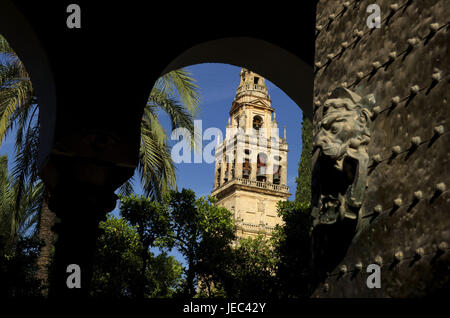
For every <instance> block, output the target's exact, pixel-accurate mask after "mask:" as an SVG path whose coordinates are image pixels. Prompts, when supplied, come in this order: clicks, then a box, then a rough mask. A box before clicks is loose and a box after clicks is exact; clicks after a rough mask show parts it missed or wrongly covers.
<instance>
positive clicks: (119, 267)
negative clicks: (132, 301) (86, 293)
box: [91, 216, 182, 298]
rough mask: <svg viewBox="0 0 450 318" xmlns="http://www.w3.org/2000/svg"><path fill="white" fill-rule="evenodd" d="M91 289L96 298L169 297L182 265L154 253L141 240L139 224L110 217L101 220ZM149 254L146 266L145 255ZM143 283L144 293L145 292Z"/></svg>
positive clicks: (176, 285)
mask: <svg viewBox="0 0 450 318" xmlns="http://www.w3.org/2000/svg"><path fill="white" fill-rule="evenodd" d="M100 228H101V229H102V232H103V234H102V235H101V236H100V237H99V239H98V241H97V252H96V255H95V261H94V274H93V280H92V292H91V295H92V296H94V297H105V298H140V297H145V298H155V297H170V296H171V295H172V294H173V293H174V292H175V291H176V290H177V288H178V286H179V285H180V283H181V274H182V268H181V265H180V264H179V263H178V262H177V261H176V260H175V259H174V257H173V256H167V254H165V253H162V254H160V255H158V256H155V255H154V254H153V253H151V252H150V251H149V250H148V249H146V248H145V247H144V246H143V245H142V242H141V238H140V236H139V234H138V229H137V227H135V226H134V227H133V226H130V225H129V224H128V223H127V221H126V220H125V219H122V218H115V217H112V216H110V217H108V219H107V220H106V221H105V222H101V223H100ZM144 253H146V254H147V256H146V262H145V268H144V269H143V264H144V259H143V254H144ZM142 286H144V293H142Z"/></svg>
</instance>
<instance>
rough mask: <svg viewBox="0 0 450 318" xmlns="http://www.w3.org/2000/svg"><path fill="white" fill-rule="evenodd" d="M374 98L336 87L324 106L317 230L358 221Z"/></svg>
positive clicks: (316, 171) (316, 165)
mask: <svg viewBox="0 0 450 318" xmlns="http://www.w3.org/2000/svg"><path fill="white" fill-rule="evenodd" d="M373 104H374V97H373V95H372V94H371V95H368V96H366V97H364V98H362V97H360V96H359V95H357V94H356V93H354V92H352V91H350V90H349V89H347V88H344V87H338V88H336V89H335V90H334V91H333V92H332V94H331V95H330V96H329V97H328V99H327V100H326V101H325V103H324V108H323V113H322V119H321V120H320V122H319V123H318V125H317V131H315V135H314V143H313V147H314V148H313V177H312V178H313V179H312V181H313V185H312V186H313V199H312V217H313V227H315V226H317V225H320V224H335V223H337V222H340V221H344V220H346V221H350V222H354V225H355V227H356V225H357V223H358V219H359V216H360V208H361V205H362V202H363V200H364V192H365V187H366V178H367V169H368V163H369V155H368V153H367V145H368V144H369V142H370V124H371V111H370V108H371V107H372V106H373Z"/></svg>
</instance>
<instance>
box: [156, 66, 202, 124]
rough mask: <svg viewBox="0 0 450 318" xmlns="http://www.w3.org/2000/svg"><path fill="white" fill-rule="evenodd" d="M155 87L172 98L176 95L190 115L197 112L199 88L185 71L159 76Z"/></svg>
mask: <svg viewBox="0 0 450 318" xmlns="http://www.w3.org/2000/svg"><path fill="white" fill-rule="evenodd" d="M155 87H157V88H159V89H160V90H161V91H163V92H167V93H168V94H169V95H172V96H173V97H176V95H178V96H179V98H180V101H181V103H182V104H183V106H184V107H185V108H186V109H187V110H188V111H189V112H190V113H191V115H195V114H196V112H197V111H198V109H199V105H200V93H199V87H198V85H197V84H195V79H194V78H193V77H192V74H191V73H189V72H188V71H186V70H185V69H179V70H175V71H171V72H169V73H167V74H165V75H163V76H161V77H160V78H159V79H158V80H157V82H156V85H155Z"/></svg>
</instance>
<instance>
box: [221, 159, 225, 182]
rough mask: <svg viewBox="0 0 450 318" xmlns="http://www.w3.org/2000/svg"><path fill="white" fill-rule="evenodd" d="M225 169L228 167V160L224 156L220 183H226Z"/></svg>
mask: <svg viewBox="0 0 450 318" xmlns="http://www.w3.org/2000/svg"><path fill="white" fill-rule="evenodd" d="M225 169H226V162H225V159H224V158H223V156H222V162H221V163H220V185H222V184H223V183H224V179H225Z"/></svg>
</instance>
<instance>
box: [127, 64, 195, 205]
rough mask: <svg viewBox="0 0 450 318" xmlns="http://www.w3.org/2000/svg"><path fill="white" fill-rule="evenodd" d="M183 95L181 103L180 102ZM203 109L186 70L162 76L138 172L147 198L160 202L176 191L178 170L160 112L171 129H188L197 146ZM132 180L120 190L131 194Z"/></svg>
mask: <svg viewBox="0 0 450 318" xmlns="http://www.w3.org/2000/svg"><path fill="white" fill-rule="evenodd" d="M176 95H179V99H180V101H181V103H179V102H178V101H177V99H176V97H177V96H176ZM198 107H199V93H198V86H197V85H196V84H195V80H194V79H193V78H192V77H191V74H190V73H189V72H187V71H186V70H184V69H180V70H175V71H172V72H169V73H167V74H165V75H163V76H162V77H160V78H159V79H158V80H157V82H156V84H155V86H154V87H153V89H152V90H151V92H150V96H149V98H148V101H147V105H146V106H145V109H144V115H143V117H142V121H141V145H140V151H139V164H138V172H139V175H140V179H141V184H142V186H143V189H144V192H145V195H146V196H147V197H150V198H152V199H154V200H160V199H161V198H162V195H163V194H164V193H167V192H168V190H170V189H176V173H175V167H174V165H173V161H172V158H171V154H170V147H169V146H168V145H167V139H168V136H167V133H166V131H165V130H164V128H163V127H162V125H161V123H160V121H159V118H158V112H159V111H164V112H165V113H166V114H167V115H168V116H169V118H170V122H171V129H172V130H173V129H175V128H179V127H184V128H186V129H187V130H188V131H189V132H190V133H191V135H192V136H193V138H191V141H192V142H191V144H192V145H193V146H194V147H195V145H196V140H197V138H198V136H194V124H193V116H194V115H195V113H196V112H197V110H198ZM131 189H132V183H131V180H130V181H128V182H126V183H125V184H124V185H123V186H122V187H121V189H120V192H121V193H122V194H129V193H130V192H131Z"/></svg>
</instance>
